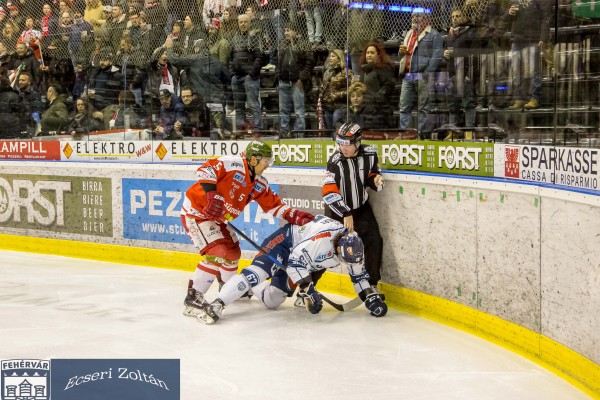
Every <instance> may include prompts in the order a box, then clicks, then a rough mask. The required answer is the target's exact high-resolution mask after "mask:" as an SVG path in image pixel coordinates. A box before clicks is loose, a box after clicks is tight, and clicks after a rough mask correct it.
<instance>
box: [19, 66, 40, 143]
mask: <svg viewBox="0 0 600 400" xmlns="http://www.w3.org/2000/svg"><path fill="white" fill-rule="evenodd" d="M17 90H18V92H19V96H21V99H22V100H23V122H24V123H25V125H26V127H27V131H28V132H29V133H30V134H32V135H33V134H34V133H35V130H36V128H37V122H38V121H39V120H40V119H41V117H42V112H43V111H44V104H43V103H42V96H41V94H40V92H39V91H37V90H35V88H34V87H33V85H32V80H31V75H30V74H29V73H28V72H25V71H23V72H21V74H20V75H19V78H18V88H17Z"/></svg>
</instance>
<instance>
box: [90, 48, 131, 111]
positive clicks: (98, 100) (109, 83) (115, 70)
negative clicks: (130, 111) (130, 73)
mask: <svg viewBox="0 0 600 400" xmlns="http://www.w3.org/2000/svg"><path fill="white" fill-rule="evenodd" d="M113 58H114V56H113V53H112V50H111V49H108V48H104V49H102V50H100V54H99V55H98V61H99V63H98V67H96V68H94V69H93V70H92V72H91V74H90V81H89V83H88V97H89V98H90V100H91V103H92V105H93V106H94V108H95V109H96V110H102V109H104V108H106V107H108V106H109V105H111V104H117V103H118V98H119V92H120V91H121V90H123V85H124V82H123V74H121V71H120V70H119V67H117V66H116V65H113Z"/></svg>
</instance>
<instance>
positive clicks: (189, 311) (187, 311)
mask: <svg viewBox="0 0 600 400" xmlns="http://www.w3.org/2000/svg"><path fill="white" fill-rule="evenodd" d="M201 312H202V310H199V309H197V308H195V307H190V306H185V308H184V309H183V315H185V316H186V317H196V316H197V315H198V314H200V313H201Z"/></svg>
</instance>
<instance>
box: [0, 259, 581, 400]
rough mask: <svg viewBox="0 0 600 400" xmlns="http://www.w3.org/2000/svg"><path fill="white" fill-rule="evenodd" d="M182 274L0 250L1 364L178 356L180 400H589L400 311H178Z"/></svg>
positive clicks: (254, 306)
mask: <svg viewBox="0 0 600 400" xmlns="http://www.w3.org/2000/svg"><path fill="white" fill-rule="evenodd" d="M190 276H191V273H186V272H180V271H171V270H165V269H156V268H145V267H137V266H129V265H121V264H111V263H104V262H97V261H88V260H80V259H73V258H65V257H54V256H45V255H38V254H28V253H18V252H8V251H0V316H1V319H0V320H1V321H2V323H1V325H0V343H1V346H0V360H2V359H14V358H39V359H47V358H48V359H49V358H178V359H180V360H181V389H182V394H181V399H183V400H196V399H206V400H218V399H257V400H266V399H277V400H281V399H286V400H293V399H302V400H317V399H319V400H320V399H328V400H335V399H340V400H342V399H343V400H349V399H357V400H370V399H411V400H413V399H428V400H429V399H432V400H433V399H435V400H437V399H444V400H449V399H461V400H464V399H478V400H481V399H499V400H500V399H501V400H506V399H511V400H520V399H532V400H533V399H535V400H538V399H544V400H552V399H556V400H575V399H588V398H589V397H587V396H586V395H585V394H584V393H582V392H581V391H579V390H577V389H576V388H574V387H573V386H571V385H569V384H568V383H567V382H565V381H563V380H562V379H560V378H559V377H557V376H555V375H554V374H552V373H550V372H549V371H547V370H545V369H543V368H542V367H540V366H538V365H536V364H535V363H532V362H530V361H529V360H526V359H524V358H522V357H520V356H518V355H516V354H513V353H511V352H509V351H507V350H505V349H503V348H501V347H498V346H496V345H494V344H491V343H489V342H486V341H484V340H482V339H479V338H477V337H475V336H471V335H469V334H466V333H464V332H461V331H458V330H455V329H452V328H449V327H447V326H444V325H441V324H438V323H435V322H432V321H429V320H426V319H422V318H418V317H416V316H413V315H410V314H405V313H403V312H400V311H396V310H390V312H389V313H388V315H387V316H386V317H385V318H380V319H375V318H373V317H371V316H369V315H368V313H367V311H366V309H364V308H363V307H362V306H361V307H359V308H357V309H355V310H353V311H351V312H346V313H340V312H337V311H335V310H334V309H332V308H331V307H329V306H328V305H325V307H324V309H323V311H322V312H321V313H320V314H318V315H311V314H309V313H308V312H307V311H305V310H304V309H300V308H295V307H294V306H293V304H292V303H293V301H292V299H288V301H286V303H285V304H284V306H283V307H282V308H280V309H279V310H276V311H269V310H266V309H264V308H263V307H262V306H261V305H260V304H259V303H258V302H257V301H256V300H255V299H253V300H240V301H238V302H236V303H234V304H232V305H230V306H229V307H228V308H226V310H225V312H224V314H223V317H222V319H221V320H220V321H219V322H218V323H217V324H215V325H212V326H206V325H204V324H203V323H201V322H198V321H196V320H195V319H194V318H190V317H184V316H183V315H182V313H181V312H182V310H183V306H182V301H183V298H184V297H185V293H186V288H187V281H188V279H189V278H190ZM215 296H216V292H215V291H214V288H213V289H211V291H210V292H209V294H208V296H207V297H208V298H209V299H212V298H213V297H215ZM331 297H332V298H333V299H337V300H339V301H340V302H343V301H347V300H348V299H345V298H342V297H337V296H331Z"/></svg>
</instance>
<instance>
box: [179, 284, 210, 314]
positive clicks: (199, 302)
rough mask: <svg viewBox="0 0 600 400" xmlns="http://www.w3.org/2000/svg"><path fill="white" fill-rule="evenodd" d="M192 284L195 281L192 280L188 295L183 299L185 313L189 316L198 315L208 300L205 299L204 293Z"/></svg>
mask: <svg viewBox="0 0 600 400" xmlns="http://www.w3.org/2000/svg"><path fill="white" fill-rule="evenodd" d="M192 285H193V281H191V280H190V282H189V284H188V292H187V296H186V297H185V300H184V301H183V305H184V306H185V308H184V310H183V315H186V316H188V317H193V316H195V315H198V314H199V313H200V310H201V309H202V307H203V305H204V304H207V303H206V301H204V295H203V294H202V293H201V292H199V291H197V290H196V289H194V288H193V287H192Z"/></svg>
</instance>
